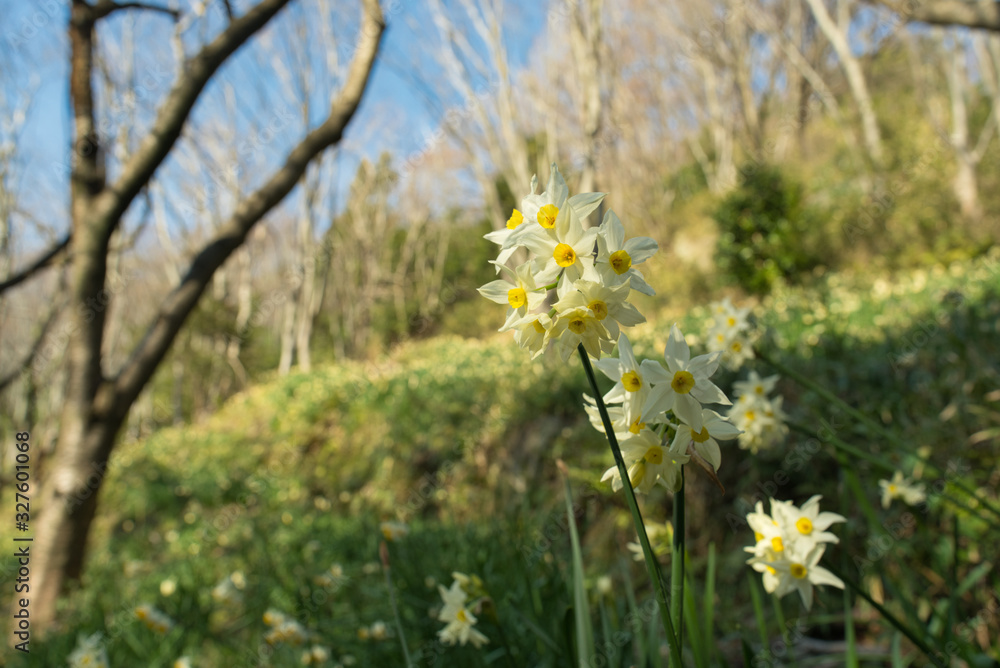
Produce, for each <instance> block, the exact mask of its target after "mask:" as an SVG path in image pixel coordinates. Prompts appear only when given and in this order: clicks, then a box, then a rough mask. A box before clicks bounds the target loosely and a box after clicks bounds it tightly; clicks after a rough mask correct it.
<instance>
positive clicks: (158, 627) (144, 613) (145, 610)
mask: <svg viewBox="0 0 1000 668" xmlns="http://www.w3.org/2000/svg"><path fill="white" fill-rule="evenodd" d="M135 616H136V618H137V619H138V620H139V621H141V622H142V623H143V624H145V625H146V628H147V629H149V630H151V631H156V632H157V633H159V634H161V635H162V634H165V633H166V632H167V631H169V630H170V629H172V628H173V627H174V621H173V620H172V619H170V617H168V616H167V615H165V614H164V613H162V612H160V611H159V610H157V609H156V608H154V607H153V606H152V605H150V604H149V603H143V604H142V605H140V606H138V607H136V609H135Z"/></svg>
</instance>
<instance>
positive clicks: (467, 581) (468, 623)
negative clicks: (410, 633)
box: [437, 573, 490, 649]
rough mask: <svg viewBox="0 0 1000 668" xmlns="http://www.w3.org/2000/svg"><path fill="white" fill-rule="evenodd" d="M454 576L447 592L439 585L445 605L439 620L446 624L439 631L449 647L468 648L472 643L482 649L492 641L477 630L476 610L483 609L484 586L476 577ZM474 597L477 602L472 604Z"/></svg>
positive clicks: (455, 574) (440, 636) (453, 574)
mask: <svg viewBox="0 0 1000 668" xmlns="http://www.w3.org/2000/svg"><path fill="white" fill-rule="evenodd" d="M451 576H452V577H453V578H454V581H453V582H452V583H451V588H449V589H445V588H444V586H443V585H438V591H439V592H440V593H441V599H442V600H443V601H444V606H443V607H442V608H441V611H440V612H439V613H438V616H437V618H438V621H441V622H445V624H446V625H445V627H444V628H443V629H441V630H440V631H438V637H439V638H440V639H441V642H443V643H444V644H446V645H454V644H455V643H456V642H457V643H459V644H461V645H465V644H466V643H470V642H471V643H472V645H473V646H474V647H476V648H477V649H478V648H480V647H482V646H483V645H485V644H486V643H488V642H489V641H490V640H489V638H487V637H486V636H484V635H483V634H482V633H480V632H479V631H477V630H476V629H474V628H473V627H474V626H475V625H476V622H477V621H478V619H477V618H476V617H475V616H474V615H473V614H472V610H473V609H474V608H477V607H481V604H482V602H483V600H484V599H485V590H484V589H483V583H482V581H481V580H480V579H479V578H478V577H476V576H475V575H473V576H468V575H465V574H464V573H452V574H451ZM470 596H474V597H476V599H475V600H473V601H471V602H470V601H469V598H470Z"/></svg>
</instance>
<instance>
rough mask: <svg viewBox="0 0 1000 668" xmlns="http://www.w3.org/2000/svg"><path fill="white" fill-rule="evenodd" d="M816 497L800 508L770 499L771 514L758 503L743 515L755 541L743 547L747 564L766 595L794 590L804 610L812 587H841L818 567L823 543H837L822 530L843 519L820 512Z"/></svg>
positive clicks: (836, 579) (807, 607) (838, 580)
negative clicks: (761, 577) (755, 574)
mask: <svg viewBox="0 0 1000 668" xmlns="http://www.w3.org/2000/svg"><path fill="white" fill-rule="evenodd" d="M820 498H821V497H820V496H818V495H817V496H813V497H812V498H810V499H809V500H808V501H806V503H805V504H803V506H802V508H798V507H796V506H795V505H794V504H793V503H792V502H790V501H777V500H775V499H771V515H768V514H767V513H765V512H764V506H763V503H761V502H760V501H758V502H757V506H756V508H755V510H754V511H753V512H751V513H749V514H748V515H747V523H748V524H749V525H750V528H751V529H752V530H753V532H754V541H755V542H754V545H753V546H751V547H746V548H744V550H745V551H746V552H749V553H750V554H751V555H753V556H752V557H750V559H748V560H747V564H749V565H750V566H751V567H752V568H753V569H754V570H755V571H758V572H759V573H761V574H762V575H763V582H764V590H765V591H766V592H767V593H769V594H774V595H775V596H778V597H779V598H780V597H782V596H784V595H785V594H788V593H790V592H792V591H798V592H799V595H800V597H801V598H802V604H803V605H804V606H805V608H806V610H808V609H809V608H810V607H811V606H812V599H813V591H812V588H813V585H831V586H834V587H839V588H841V589H843V588H844V583H843V582H842V581H841V580H840V578H838V577H837V576H835V575H834V574H833V573H831V572H830V571H828V570H826V569H825V568H823V567H821V566H819V561H820V559H821V558H822V556H823V551H824V550H825V549H826V544H827V543H836V542H838V539H837V537H836V536H835V535H833V534H832V533H829V532H827V531H825V529H827V528H828V527H829V526H830V525H831V524H833V523H835V522H844V521H846V520H845V519H844V518H843V517H842V516H841V515H837V514H836V513H830V512H822V513H821V512H820V511H819V500H820Z"/></svg>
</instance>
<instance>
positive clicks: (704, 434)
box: [670, 408, 740, 471]
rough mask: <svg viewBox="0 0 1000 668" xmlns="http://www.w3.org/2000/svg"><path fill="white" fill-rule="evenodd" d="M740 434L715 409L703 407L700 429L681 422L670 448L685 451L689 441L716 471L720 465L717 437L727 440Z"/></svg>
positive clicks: (720, 458) (720, 455)
mask: <svg viewBox="0 0 1000 668" xmlns="http://www.w3.org/2000/svg"><path fill="white" fill-rule="evenodd" d="M739 435H740V430H739V429H737V428H736V427H735V426H734V425H733V424H732V423H730V422H729V421H727V420H726V419H725V418H724V417H722V416H721V415H719V414H718V413H716V412H715V411H711V410H708V409H707V408H703V409H702V411H701V429H700V430H698V431H695V429H694V427H692V426H691V425H687V424H682V425H680V426H679V427H678V428H677V434H676V435H675V436H674V440H673V443H671V444H670V449H671V450H675V451H677V452H686V451H687V445H688V444H689V443H690V444H691V446H692V447H693V448H694V451H695V452H697V453H698V454H699V455H701V457H702V458H703V459H705V460H706V461H707V462H708V463H709V464H711V465H712V468H714V469H715V470H716V471H718V470H719V467H720V466H721V465H722V453H721V451H720V450H719V443H718V439H722V440H723V441H729V440H731V439H734V438H736V437H737V436H739Z"/></svg>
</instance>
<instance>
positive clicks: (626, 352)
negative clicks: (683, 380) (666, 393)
mask: <svg viewBox="0 0 1000 668" xmlns="http://www.w3.org/2000/svg"><path fill="white" fill-rule="evenodd" d="M594 367H595V368H596V369H597V370H598V371H600V372H601V373H603V374H604V375H605V376H607V377H608V378H610V379H611V380H613V381H615V385H614V387H612V388H611V389H610V390H609V391H608V392H607V393H606V394H605V395H604V401H605V403H618V402H619V401H622V400H623V399H624V398H625V396H626V395H627V394H634V393H636V392H638V391H640V390H643V389H645V390H648V389H649V388H650V380H651V379H647V378H646V377H645V374H644V373H643V371H642V369H641V368H640V365H639V362H638V360H636V358H635V353H634V352H633V351H632V343H631V341H629V340H628V337H627V336H625V335H624V334H622V335H621V336H619V337H618V357H617V358H615V357H606V358H604V359H601V360H597V361H596V362H594ZM661 370H662V369H661ZM664 376H665V374H664Z"/></svg>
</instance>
